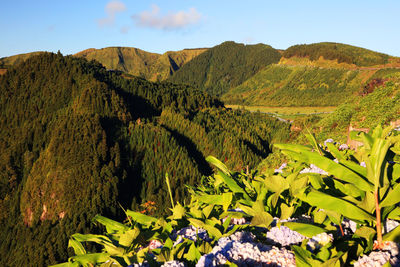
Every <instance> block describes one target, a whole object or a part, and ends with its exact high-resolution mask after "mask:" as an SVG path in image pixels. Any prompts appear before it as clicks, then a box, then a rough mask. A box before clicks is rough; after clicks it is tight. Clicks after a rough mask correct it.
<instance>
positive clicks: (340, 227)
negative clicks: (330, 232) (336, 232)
mask: <svg viewBox="0 0 400 267" xmlns="http://www.w3.org/2000/svg"><path fill="white" fill-rule="evenodd" d="M339 229H340V233H341V234H342V236H344V232H343V227H342V225H341V224H339Z"/></svg>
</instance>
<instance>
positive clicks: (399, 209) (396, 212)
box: [387, 207, 400, 220]
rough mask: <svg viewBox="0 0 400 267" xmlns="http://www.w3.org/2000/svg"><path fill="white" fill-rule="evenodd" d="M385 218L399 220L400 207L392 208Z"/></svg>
mask: <svg viewBox="0 0 400 267" xmlns="http://www.w3.org/2000/svg"><path fill="white" fill-rule="evenodd" d="M387 218H388V219H392V220H400V207H396V208H395V209H394V210H392V211H391V212H390V213H389V214H388V215H387Z"/></svg>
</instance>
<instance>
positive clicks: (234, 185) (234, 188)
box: [219, 172, 251, 201]
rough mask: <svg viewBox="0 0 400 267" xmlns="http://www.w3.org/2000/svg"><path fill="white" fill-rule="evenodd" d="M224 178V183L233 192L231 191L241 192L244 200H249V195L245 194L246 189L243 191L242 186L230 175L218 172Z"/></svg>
mask: <svg viewBox="0 0 400 267" xmlns="http://www.w3.org/2000/svg"><path fill="white" fill-rule="evenodd" d="M219 174H220V175H221V177H222V179H223V180H224V182H225V184H226V185H227V186H228V188H229V189H230V190H231V191H232V192H233V193H241V194H243V197H244V199H245V200H246V201H251V199H250V197H249V196H248V195H247V193H246V191H244V189H243V188H241V187H240V185H238V184H237V183H236V181H235V180H234V179H233V178H232V177H231V176H228V175H226V174H225V173H222V172H220V173H219Z"/></svg>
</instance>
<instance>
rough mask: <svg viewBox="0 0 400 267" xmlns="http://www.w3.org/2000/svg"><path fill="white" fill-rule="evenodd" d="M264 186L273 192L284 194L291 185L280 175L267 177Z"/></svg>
mask: <svg viewBox="0 0 400 267" xmlns="http://www.w3.org/2000/svg"><path fill="white" fill-rule="evenodd" d="M264 184H265V186H266V187H267V189H268V190H269V191H271V192H282V191H283V190H285V189H288V188H289V183H288V182H287V181H286V179H285V178H283V177H282V176H281V175H279V174H278V175H271V176H269V177H266V178H265V180H264Z"/></svg>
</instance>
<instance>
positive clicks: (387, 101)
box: [315, 69, 400, 142]
mask: <svg viewBox="0 0 400 267" xmlns="http://www.w3.org/2000/svg"><path fill="white" fill-rule="evenodd" d="M375 79H381V80H383V81H384V83H383V84H381V85H379V84H378V85H376V87H373V88H372V89H371V92H369V93H367V94H366V95H359V96H357V97H356V98H353V99H350V100H347V101H346V102H345V103H343V104H342V105H340V106H339V107H338V108H337V109H336V110H335V111H334V112H333V113H332V114H329V115H328V116H326V117H325V118H324V119H323V120H321V121H320V122H319V123H318V124H316V125H315V127H316V128H321V129H322V131H317V135H318V136H319V138H321V139H323V138H326V137H327V136H332V137H333V138H337V140H338V141H341V142H343V141H345V140H344V138H345V137H346V136H345V134H346V132H347V131H348V128H349V126H350V125H351V126H352V127H353V128H369V129H371V128H373V127H375V126H376V125H378V124H383V125H387V124H389V123H390V122H395V121H397V120H398V119H399V114H400V104H399V103H400V70H398V69H383V70H379V71H377V72H376V73H375V74H374V75H373V76H372V77H371V78H370V79H369V80H368V81H367V82H366V84H370V82H371V81H373V80H375Z"/></svg>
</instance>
